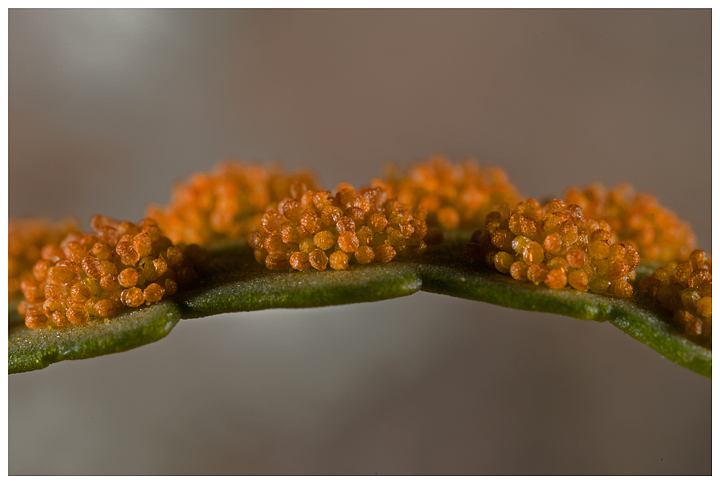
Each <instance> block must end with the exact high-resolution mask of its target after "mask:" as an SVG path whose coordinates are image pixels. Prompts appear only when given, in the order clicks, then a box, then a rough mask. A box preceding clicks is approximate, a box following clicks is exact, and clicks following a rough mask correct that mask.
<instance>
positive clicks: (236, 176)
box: [146, 161, 317, 245]
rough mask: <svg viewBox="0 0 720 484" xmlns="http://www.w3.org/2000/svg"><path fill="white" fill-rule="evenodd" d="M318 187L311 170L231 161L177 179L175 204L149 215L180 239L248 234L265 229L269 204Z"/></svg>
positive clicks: (199, 240)
mask: <svg viewBox="0 0 720 484" xmlns="http://www.w3.org/2000/svg"><path fill="white" fill-rule="evenodd" d="M316 186H317V181H316V179H315V177H314V175H313V174H312V173H310V172H309V171H299V172H297V173H286V172H285V171H283V170H282V169H281V168H280V167H279V166H277V165H275V166H270V167H266V166H262V165H260V164H249V163H244V162H240V161H226V162H223V163H220V164H218V165H217V166H216V167H215V169H214V170H213V171H212V173H196V174H194V175H192V176H191V177H190V179H189V180H187V181H186V182H185V183H180V184H176V185H175V187H174V189H173V194H172V200H171V202H170V204H169V205H168V206H167V207H164V208H163V207H159V206H157V205H149V206H148V207H147V210H146V215H147V216H148V217H151V218H154V219H155V220H157V222H158V225H159V227H160V228H161V229H162V230H163V231H164V232H165V233H166V234H167V236H168V237H169V238H170V240H172V241H173V242H174V243H180V242H184V243H186V244H200V245H206V244H209V243H212V242H218V241H224V240H233V239H244V238H245V237H247V235H248V234H249V233H250V232H251V231H253V230H257V229H259V228H260V217H261V216H262V214H263V212H264V211H265V210H266V209H267V207H268V205H269V204H271V203H273V202H278V201H280V200H282V199H284V198H286V197H289V196H291V195H292V194H300V193H302V192H303V191H304V190H307V189H315V188H316Z"/></svg>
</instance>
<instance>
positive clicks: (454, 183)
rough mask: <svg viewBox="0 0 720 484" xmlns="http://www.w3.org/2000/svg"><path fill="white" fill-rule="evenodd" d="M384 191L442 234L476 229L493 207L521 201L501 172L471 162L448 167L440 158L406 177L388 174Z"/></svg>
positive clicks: (450, 164) (421, 166)
mask: <svg viewBox="0 0 720 484" xmlns="http://www.w3.org/2000/svg"><path fill="white" fill-rule="evenodd" d="M385 187H386V188H387V189H388V192H389V193H390V196H393V197H396V198H397V199H398V200H399V201H400V203H402V204H404V205H407V206H410V207H418V208H420V209H421V210H425V211H427V214H428V217H427V222H428V225H429V226H430V227H439V228H442V229H445V230H453V229H457V228H473V227H477V226H478V225H481V224H482V223H483V220H485V216H486V215H487V214H488V213H490V212H492V211H493V210H495V207H496V205H498V204H501V203H509V204H511V205H514V204H515V203H517V202H519V201H520V199H521V196H520V194H519V193H518V191H517V189H516V188H515V186H514V185H512V184H511V183H510V182H509V180H508V177H507V175H506V174H505V172H504V171H503V170H501V169H499V168H494V167H481V166H479V165H478V164H477V163H476V162H474V161H472V160H468V161H464V162H462V163H450V162H449V161H448V160H447V159H446V158H444V157H441V156H437V157H434V158H431V159H430V160H428V161H426V162H423V163H418V164H415V165H413V166H411V167H410V169H409V171H408V172H407V173H406V174H398V173H396V172H395V171H394V170H391V172H390V173H389V174H388V176H387V180H385Z"/></svg>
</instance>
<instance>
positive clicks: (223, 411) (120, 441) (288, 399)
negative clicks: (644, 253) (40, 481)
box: [8, 9, 712, 474]
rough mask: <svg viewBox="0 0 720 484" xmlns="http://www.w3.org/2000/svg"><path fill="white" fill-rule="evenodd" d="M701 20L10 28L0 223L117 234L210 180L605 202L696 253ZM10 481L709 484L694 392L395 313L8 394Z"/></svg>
mask: <svg viewBox="0 0 720 484" xmlns="http://www.w3.org/2000/svg"><path fill="white" fill-rule="evenodd" d="M711 31H712V28H711V12H710V10H709V9H708V10H642V11H639V10H622V11H618V10H569V11H567V10H539V11H537V10H470V11H468V10H452V11H449V10H427V11H413V10H407V11H400V10H384V11H378V10H363V11H357V10H343V11H327V10H308V11H296V10H273V11H262V10H261V11H255V10H234V11H218V10H213V11H192V10H182V11H164V10H102V11H88V10H62V11H54V10H10V12H9V98H8V99H9V214H10V216H25V215H38V214H44V215H48V216H50V217H53V218H59V217H62V216H64V215H67V214H74V215H76V216H78V217H79V218H80V220H81V221H82V222H83V223H84V224H85V225H86V227H87V224H88V220H89V217H90V216H91V215H92V214H94V213H102V214H105V215H108V216H112V217H116V218H122V219H129V220H133V221H137V220H139V219H140V218H141V217H142V215H143V208H144V206H145V204H146V203H148V202H151V201H154V202H159V203H162V204H164V203H166V202H167V201H168V199H169V193H170V186H171V184H172V183H173V181H176V180H180V179H184V178H185V177H187V176H188V175H189V174H190V173H192V172H194V171H208V170H210V169H211V168H212V166H213V165H214V164H215V163H216V162H218V161H220V160H222V159H223V158H225V157H229V156H239V157H241V158H244V159H248V160H261V161H267V162H270V161H272V160H276V159H280V160H282V161H283V162H284V165H285V166H286V167H287V168H290V169H296V168H299V167H302V166H311V167H314V168H315V169H316V170H317V172H318V173H319V175H320V176H321V178H322V180H323V182H324V184H325V185H326V186H327V187H330V188H331V187H333V186H334V185H335V184H337V183H338V182H341V181H349V182H351V183H354V184H356V185H362V184H364V183H366V182H368V181H369V180H370V179H371V178H372V177H374V176H378V175H380V174H381V173H382V169H381V168H382V166H383V164H384V163H386V162H388V161H391V160H394V161H398V162H401V163H404V162H407V161H410V160H414V159H419V158H426V157H428V156H429V155H431V154H433V153H436V152H441V153H445V154H447V155H448V156H450V157H451V158H452V159H455V160H458V159H460V158H462V157H465V156H471V157H474V158H476V159H478V160H479V161H481V162H483V163H487V164H492V165H498V166H501V167H503V168H504V169H505V170H506V171H507V172H508V174H509V176H510V178H511V180H513V181H514V182H515V183H516V185H517V186H518V187H519V189H520V190H521V191H522V192H523V193H524V194H526V195H527V196H534V197H536V198H541V197H545V196H547V195H556V196H558V195H561V194H562V193H563V190H564V189H565V188H566V187H568V186H570V185H584V184H586V183H589V182H591V181H594V180H598V181H602V182H605V183H606V184H610V185H614V184H616V183H618V182H621V181H629V182H630V183H632V184H633V185H634V186H636V187H637V188H638V189H640V190H643V191H651V192H654V193H656V194H657V195H658V197H659V199H660V200H661V202H662V203H664V204H665V205H666V206H668V207H670V208H672V209H673V210H674V211H676V213H677V214H678V215H679V216H681V217H683V218H685V219H687V220H689V221H690V222H691V223H692V225H693V226H694V228H695V231H696V233H697V235H698V243H699V246H700V247H701V248H705V249H707V250H709V249H710V248H711V210H710V206H711V205H710V203H711ZM8 392H9V397H8V405H9V411H8V419H9V436H8V445H9V472H10V474H48V473H49V474H139V473H140V474H158V473H160V474H308V473H311V474H376V473H378V474H395V473H401V474H438V473H441V474H709V473H711V418H712V413H711V380H709V379H707V378H704V377H701V376H698V375H696V374H694V373H692V372H690V371H688V370H685V369H683V368H680V367H679V366H677V365H675V364H673V363H671V362H669V361H667V360H665V359H663V358H662V357H661V356H659V355H658V354H657V353H655V352H654V351H652V350H650V349H649V348H647V347H645V346H644V345H642V344H640V343H638V342H636V341H635V340H633V339H632V338H630V337H629V336H626V335H625V334H623V333H622V332H621V331H619V330H618V329H616V328H615V327H613V326H611V325H610V324H607V323H595V322H588V321H577V320H573V319H570V318H566V317H561V316H556V315H549V314H541V313H531V312H522V311H516V310H510V309H505V308H500V307H495V306H490V305H486V304H482V303H476V302H470V301H463V300H456V299H451V298H448V297H443V296H437V295H431V294H417V295H414V296H411V297H407V298H404V299H399V300H393V301H386V302H381V303H374V304H361V305H353V306H345V307H333V308H323V309H316V310H272V311H263V312H257V313H247V314H232V315H223V316H217V317H212V318H206V319H202V320H193V321H184V322H181V323H180V324H179V325H178V326H177V327H176V328H175V330H174V331H173V333H172V334H171V335H170V336H168V337H167V338H165V339H164V340H161V341H159V342H157V343H154V344H152V345H149V346H145V347H142V348H139V349H136V350H133V351H130V352H127V353H122V354H117V355H109V356H104V357H101V358H97V359H95V360H85V361H73V362H63V363H60V364H55V365H52V366H50V367H49V368H47V369H45V370H42V371H38V372H32V373H28V374H21V375H12V376H10V377H9V382H8Z"/></svg>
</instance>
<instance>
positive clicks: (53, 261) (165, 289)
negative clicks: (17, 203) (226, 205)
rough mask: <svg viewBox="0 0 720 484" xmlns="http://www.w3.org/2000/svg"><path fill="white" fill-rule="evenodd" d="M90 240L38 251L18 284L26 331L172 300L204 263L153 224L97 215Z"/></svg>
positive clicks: (72, 238)
mask: <svg viewBox="0 0 720 484" xmlns="http://www.w3.org/2000/svg"><path fill="white" fill-rule="evenodd" d="M90 225H91V227H92V228H93V231H94V234H83V233H81V232H78V231H73V232H70V233H69V234H68V235H67V236H66V237H65V238H64V239H63V240H62V241H61V242H60V243H59V244H58V245H56V246H46V248H47V247H50V248H49V249H47V250H43V251H42V253H41V259H40V260H38V261H37V262H36V263H35V265H34V267H33V270H32V272H30V273H27V274H26V275H25V276H24V277H23V279H22V281H21V284H20V286H21V290H22V293H23V296H24V301H22V302H21V303H20V305H19V306H18V310H19V312H20V313H21V315H23V316H24V318H25V324H26V325H27V326H28V327H30V328H42V327H44V326H46V325H47V324H52V325H54V326H66V325H69V324H83V323H86V322H88V321H89V320H90V318H92V317H94V316H95V317H108V316H112V315H114V314H116V313H117V312H118V311H119V310H120V309H121V308H123V307H125V306H127V307H138V306H140V305H142V304H152V303H155V302H158V301H160V300H161V299H162V298H163V297H164V296H171V295H172V294H174V293H175V292H177V289H178V283H180V284H188V283H190V282H193V281H194V280H195V279H197V272H196V271H195V268H194V267H195V266H196V265H198V264H202V263H203V262H204V260H205V259H206V257H207V254H206V253H205V251H204V250H203V249H200V248H199V247H197V246H187V247H186V246H180V247H177V246H174V245H172V242H171V241H170V239H168V238H167V237H165V236H164V235H163V233H162V231H161V230H160V229H159V227H158V226H157V223H156V222H155V221H154V220H152V219H144V220H143V221H141V222H140V224H138V225H135V224H133V223H130V222H118V221H116V220H113V219H110V218H107V217H103V216H100V215H96V216H94V217H93V218H92V220H91V224H90Z"/></svg>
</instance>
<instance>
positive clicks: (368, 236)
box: [248, 184, 437, 271]
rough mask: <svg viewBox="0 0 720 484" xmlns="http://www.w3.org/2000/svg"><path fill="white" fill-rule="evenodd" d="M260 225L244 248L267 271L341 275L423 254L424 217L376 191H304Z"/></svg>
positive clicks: (346, 187)
mask: <svg viewBox="0 0 720 484" xmlns="http://www.w3.org/2000/svg"><path fill="white" fill-rule="evenodd" d="M261 223H262V230H259V231H256V232H252V233H251V234H250V235H249V237H248V244H249V245H250V247H251V248H252V249H253V250H254V251H255V259H256V260H257V261H258V262H259V263H261V264H263V265H265V266H266V267H267V268H268V269H273V270H283V269H289V268H292V269H295V270H299V271H304V270H306V269H309V268H311V267H313V268H315V269H317V270H319V271H322V270H324V269H325V268H327V266H328V265H329V266H330V267H331V268H332V269H335V270H344V269H347V268H348V265H349V264H350V263H352V262H353V261H355V262H358V263H360V264H370V263H371V262H390V261H391V260H393V259H394V258H395V257H396V256H402V255H414V254H420V253H422V252H424V251H425V250H426V248H427V243H426V242H425V238H426V236H428V228H427V225H426V223H425V212H424V211H422V210H411V209H409V208H407V207H405V206H403V205H402V204H401V203H400V202H399V201H398V200H396V199H392V198H389V197H388V194H387V192H386V191H385V190H384V189H383V188H380V187H367V188H363V189H361V190H359V191H356V190H355V189H354V188H353V187H352V186H350V185H348V184H342V185H340V186H339V187H338V188H337V190H336V193H335V194H334V195H333V194H332V193H331V192H329V191H326V190H319V191H314V190H308V191H306V192H304V193H302V194H301V195H300V196H299V197H296V198H287V199H285V200H282V201H281V202H279V203H278V204H277V206H276V207H275V208H272V209H271V210H268V211H267V212H265V214H264V215H263V216H262V221H261ZM430 235H431V237H430V238H431V239H432V238H433V232H431V234H430ZM434 235H437V234H434ZM436 239H437V238H435V240H436Z"/></svg>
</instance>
